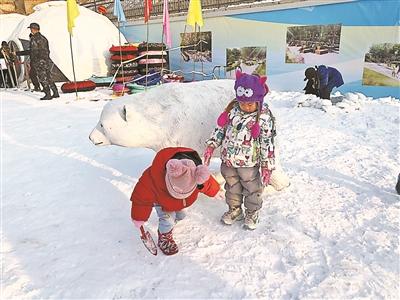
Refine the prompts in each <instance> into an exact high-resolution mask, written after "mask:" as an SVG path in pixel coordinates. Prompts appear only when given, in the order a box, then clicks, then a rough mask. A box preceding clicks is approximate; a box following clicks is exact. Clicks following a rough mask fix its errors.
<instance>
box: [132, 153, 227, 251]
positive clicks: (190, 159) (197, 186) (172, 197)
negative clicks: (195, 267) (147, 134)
mask: <svg viewBox="0 0 400 300" xmlns="http://www.w3.org/2000/svg"><path fill="white" fill-rule="evenodd" d="M219 189H220V186H219V184H218V182H217V181H216V180H215V178H214V177H213V176H211V175H210V173H209V171H208V168H207V166H205V165H203V164H202V161H201V158H200V156H199V154H198V153H197V152H196V151H194V150H193V149H191V148H184V147H170V148H164V149H162V150H160V151H159V152H158V153H157V154H156V156H155V158H154V160H153V163H152V164H151V166H150V167H149V168H147V169H146V170H145V171H144V172H143V174H142V176H141V177H140V178H139V181H138V183H136V186H135V188H134V190H133V192H132V195H131V201H132V209H131V218H132V221H133V223H134V225H135V226H136V227H137V228H140V227H141V226H142V225H143V224H144V222H146V221H147V220H148V219H149V217H150V214H151V211H152V209H153V207H154V208H155V210H156V212H157V215H158V218H159V223H158V247H160V249H161V251H162V252H163V253H164V254H165V255H173V254H176V253H177V252H178V246H177V245H176V243H175V241H174V239H173V236H172V230H173V228H174V225H175V223H176V222H177V221H179V220H182V219H183V218H184V217H185V213H184V211H183V210H184V209H185V208H187V207H189V206H191V205H192V204H193V203H194V202H195V201H196V200H197V198H198V196H199V193H203V194H205V195H207V196H209V197H214V196H216V195H217V193H218V191H219Z"/></svg>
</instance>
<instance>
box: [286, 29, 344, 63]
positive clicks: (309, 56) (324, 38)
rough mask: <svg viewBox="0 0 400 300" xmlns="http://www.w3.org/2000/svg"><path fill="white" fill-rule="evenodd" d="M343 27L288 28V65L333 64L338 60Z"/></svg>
mask: <svg viewBox="0 0 400 300" xmlns="http://www.w3.org/2000/svg"><path fill="white" fill-rule="evenodd" d="M341 29H342V25H341V24H332V25H313V26H293V27H288V28H287V34H286V55H285V62H286V63H294V64H317V65H319V64H331V63H334V62H336V61H337V60H338V56H339V55H338V54H339V49H340V33H341Z"/></svg>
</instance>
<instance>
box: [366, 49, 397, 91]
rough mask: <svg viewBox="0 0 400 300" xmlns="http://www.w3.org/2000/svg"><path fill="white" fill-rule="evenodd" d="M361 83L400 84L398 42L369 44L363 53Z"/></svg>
mask: <svg viewBox="0 0 400 300" xmlns="http://www.w3.org/2000/svg"><path fill="white" fill-rule="evenodd" d="M362 84H363V85H380V86H400V44H392V43H383V44H375V45H372V46H371V48H370V49H369V51H368V52H367V53H366V54H365V60H364V72H363V78H362Z"/></svg>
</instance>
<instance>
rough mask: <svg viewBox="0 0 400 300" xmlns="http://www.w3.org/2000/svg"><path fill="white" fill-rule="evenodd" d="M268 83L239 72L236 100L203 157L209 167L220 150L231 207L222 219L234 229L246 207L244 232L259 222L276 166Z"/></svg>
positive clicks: (219, 123)
mask: <svg viewBox="0 0 400 300" xmlns="http://www.w3.org/2000/svg"><path fill="white" fill-rule="evenodd" d="M265 82H266V77H259V76H257V75H249V74H245V73H242V72H240V71H239V70H238V71H236V81H235V92H236V99H234V100H233V101H232V102H231V103H229V105H228V106H227V108H226V109H225V111H224V112H223V113H222V114H221V115H220V116H219V118H218V120H217V123H218V126H217V127H216V128H215V130H214V132H213V133H212V135H211V138H210V139H208V140H207V141H206V144H207V148H206V150H205V153H204V162H205V164H206V165H208V164H209V162H210V158H211V156H212V154H213V151H214V149H216V148H218V147H219V146H221V160H222V164H221V173H222V176H223V177H224V178H225V181H226V183H225V190H226V193H225V198H226V203H227V204H228V207H229V210H228V211H227V212H226V213H224V214H223V216H222V217H221V221H222V223H224V224H226V225H231V224H233V223H234V222H236V221H239V220H242V219H243V218H244V216H243V211H242V204H244V207H245V208H246V212H245V220H244V228H245V229H251V230H254V229H255V228H256V226H257V223H258V222H259V210H260V209H261V207H262V198H261V194H262V190H263V184H264V185H268V184H269V181H270V177H271V173H272V170H274V166H275V154H274V136H275V124H274V117H273V115H272V113H271V111H270V110H269V108H268V106H267V105H266V104H264V103H263V102H264V96H265V95H266V94H267V93H268V87H267V85H266V84H265ZM260 169H261V174H260ZM243 198H244V199H243ZM243 200H244V201H243Z"/></svg>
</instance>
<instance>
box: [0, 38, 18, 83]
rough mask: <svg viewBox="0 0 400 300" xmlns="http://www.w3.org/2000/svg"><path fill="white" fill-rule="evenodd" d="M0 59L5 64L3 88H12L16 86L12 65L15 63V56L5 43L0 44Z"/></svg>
mask: <svg viewBox="0 0 400 300" xmlns="http://www.w3.org/2000/svg"><path fill="white" fill-rule="evenodd" d="M0 52H1V58H3V59H4V62H5V71H4V72H3V74H4V81H5V83H4V86H6V85H7V86H8V87H14V86H16V82H17V78H16V74H15V69H14V64H15V62H16V61H17V56H16V55H15V53H13V52H11V49H10V46H9V45H8V43H7V42H6V41H2V42H1V48H0Z"/></svg>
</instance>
